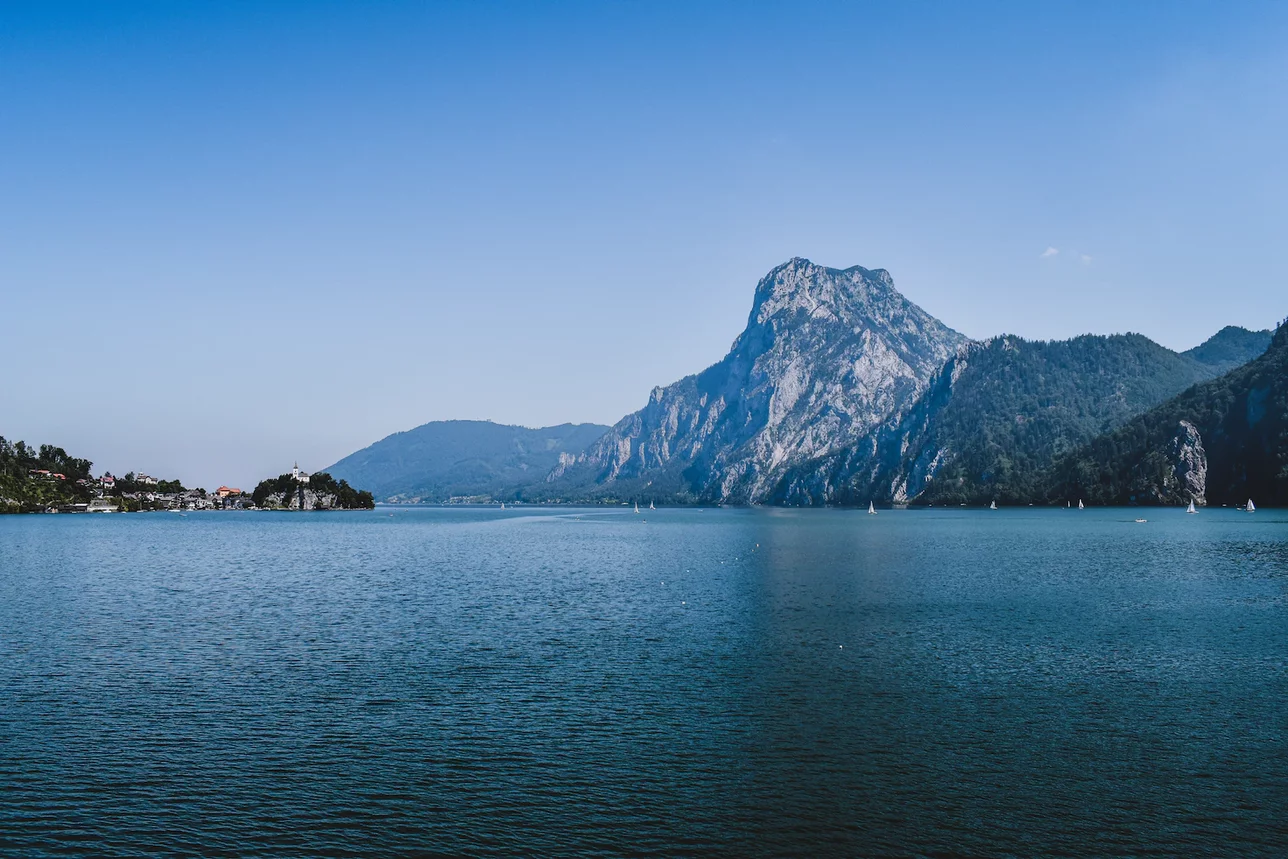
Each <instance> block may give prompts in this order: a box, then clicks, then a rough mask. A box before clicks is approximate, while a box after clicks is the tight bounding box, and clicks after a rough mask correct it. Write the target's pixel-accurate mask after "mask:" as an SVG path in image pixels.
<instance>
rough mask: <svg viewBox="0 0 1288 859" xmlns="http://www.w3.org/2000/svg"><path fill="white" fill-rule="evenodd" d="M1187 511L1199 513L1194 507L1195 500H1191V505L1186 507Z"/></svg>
mask: <svg viewBox="0 0 1288 859" xmlns="http://www.w3.org/2000/svg"><path fill="white" fill-rule="evenodd" d="M1185 512H1186V513H1197V512H1199V511H1198V510H1195V509H1194V502H1193V501H1190V506H1189V507H1187V508H1186V509H1185Z"/></svg>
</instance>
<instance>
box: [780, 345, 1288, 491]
mask: <svg viewBox="0 0 1288 859" xmlns="http://www.w3.org/2000/svg"><path fill="white" fill-rule="evenodd" d="M1236 331H1238V332H1242V335H1240V334H1238V333H1236ZM1255 334H1256V332H1247V331H1243V329H1237V330H1236V329H1226V330H1225V331H1223V332H1221V334H1219V335H1217V337H1214V338H1213V340H1211V341H1208V344H1205V346H1207V345H1209V344H1212V343H1213V341H1215V340H1217V339H1218V338H1221V339H1224V338H1227V337H1228V338H1231V339H1232V340H1234V341H1235V343H1234V344H1233V345H1234V346H1235V347H1237V346H1239V345H1245V346H1246V347H1247V348H1248V349H1250V350H1251V349H1257V348H1258V347H1260V351H1264V350H1265V346H1266V345H1267V344H1268V343H1269V340H1270V332H1268V331H1267V332H1261V334H1263V335H1264V336H1263V337H1256V336H1253V335H1255ZM1243 335H1248V336H1243ZM1200 350H1202V351H1200ZM1195 353H1198V356H1197V357H1196V354H1195ZM1235 354H1238V353H1236V352H1235V351H1234V349H1233V348H1212V349H1203V348H1202V347H1200V349H1197V350H1191V351H1190V352H1187V353H1176V352H1173V351H1172V350H1170V349H1167V348H1165V347H1163V346H1160V345H1158V344H1157V343H1155V342H1153V341H1152V340H1150V339H1149V338H1147V337H1144V336H1141V335H1139V334H1125V335H1113V336H1109V337H1102V336H1094V335H1084V336H1082V337H1075V338H1073V339H1072V340H1062V341H1032V340H1024V339H1023V338H1020V337H1013V336H1003V337H996V338H993V339H992V340H989V341H986V342H983V343H972V344H970V345H968V346H965V347H963V348H961V349H959V350H958V352H957V354H956V355H954V356H953V358H951V359H950V360H949V361H948V363H947V364H946V365H945V366H944V367H943V369H942V370H940V372H939V373H938V375H937V376H936V378H935V379H934V381H933V382H932V383H931V385H930V387H929V389H928V390H927V391H926V392H925V393H924V394H923V395H922V396H921V397H920V398H919V399H918V400H917V401H916V402H914V403H913V404H912V405H911V407H909V408H908V409H907V410H906V411H904V412H903V413H902V414H899V415H897V416H896V417H895V418H894V419H892V420H890V421H888V422H887V423H886V424H885V425H883V426H882V427H880V428H878V429H877V430H876V431H874V432H873V433H871V434H870V435H869V436H868V437H866V438H864V439H863V440H861V441H860V442H859V443H858V444H856V445H854V446H852V447H850V448H848V449H846V450H844V451H842V452H839V453H837V454H834V455H832V456H829V457H825V458H820V459H816V460H813V461H811V462H807V463H804V464H803V465H801V466H800V467H798V468H795V469H793V470H792V471H791V472H789V473H788V474H787V475H785V476H784V479H783V480H782V481H781V482H780V484H779V485H778V487H777V488H776V491H775V492H774V494H773V500H774V501H776V502H778V503H782V504H803V505H809V504H820V503H823V504H828V503H840V504H866V503H868V501H869V500H875V501H877V502H880V503H890V502H893V503H920V504H988V503H989V502H990V501H997V502H999V503H1002V504H1026V503H1029V502H1031V501H1034V499H1038V498H1044V497H1045V496H1046V495H1047V493H1048V491H1049V490H1050V486H1051V483H1050V481H1051V475H1050V473H1049V472H1050V468H1051V467H1052V466H1053V465H1054V463H1055V462H1056V461H1057V460H1058V459H1060V458H1061V457H1062V456H1065V455H1067V454H1069V453H1070V452H1072V451H1074V450H1076V449H1077V448H1079V447H1081V446H1082V445H1085V444H1087V443H1089V442H1091V441H1092V440H1093V439H1095V438H1096V437H1097V436H1099V435H1100V434H1102V433H1104V432H1106V431H1109V430H1113V429H1116V428H1118V427H1120V426H1122V425H1123V424H1124V423H1126V422H1127V421H1128V420H1130V419H1131V418H1134V417H1136V416H1137V415H1139V414H1141V413H1142V412H1144V411H1145V410H1147V409H1149V408H1152V407H1154V406H1156V405H1158V404H1159V403H1162V402H1163V401H1164V400H1166V399H1168V398H1169V397H1172V396H1174V395H1176V394H1178V393H1180V392H1181V391H1183V390H1185V389H1186V388H1189V387H1190V386H1191V385H1193V384H1195V383H1196V382H1200V381H1205V380H1208V379H1211V378H1213V377H1214V376H1216V375H1217V374H1218V373H1219V372H1221V369H1222V368H1223V367H1224V366H1226V364H1227V362H1228V361H1230V360H1231V359H1232V356H1233V355H1235ZM1243 354H1245V355H1246V352H1245V353H1243ZM1207 356H1211V361H1210V362H1208V361H1206V360H1203V359H1204V358H1205V357H1207ZM1247 357H1249V358H1251V357H1253V356H1252V355H1247Z"/></svg>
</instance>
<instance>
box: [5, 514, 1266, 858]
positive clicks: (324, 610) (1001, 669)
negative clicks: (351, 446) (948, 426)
mask: <svg viewBox="0 0 1288 859" xmlns="http://www.w3.org/2000/svg"><path fill="white" fill-rule="evenodd" d="M394 512H395V515H394V516H393V517H392V518H391V517H390V516H389V511H388V510H379V511H376V512H374V513H352V514H349V513H345V514H233V513H228V514H192V515H189V516H187V517H180V516H176V515H173V514H139V515H131V516H102V517H85V516H81V517H76V516H46V517H0V855H4V856H44V855H84V856H135V855H148V854H155V855H203V856H285V857H295V856H355V857H384V856H422V855H476V856H486V855H534V854H543V855H581V856H594V855H604V856H616V855H624V854H629V855H656V856H663V855H668V856H669V855H696V854H713V853H715V854H723V855H731V856H769V855H774V856H778V855H828V854H832V855H900V856H907V855H960V854H974V855H980V854H986V855H1006V854H1011V855H1017V856H1031V855H1039V854H1062V855H1127V854H1130V855H1157V856H1181V855H1188V856H1193V855H1205V854H1211V855H1217V854H1220V855H1266V856H1282V855H1285V854H1286V853H1288V744H1286V743H1285V739H1286V734H1288V706H1286V705H1288V602H1286V600H1285V594H1286V593H1288V514H1285V512H1283V511H1261V512H1258V513H1256V514H1254V515H1248V514H1242V513H1236V512H1233V511H1220V510H1213V511H1206V512H1204V513H1202V514H1200V515H1198V516H1185V515H1184V514H1183V513H1181V511H1179V510H1168V511H1162V510H1151V511H1148V512H1147V513H1145V514H1144V515H1145V516H1147V517H1148V518H1149V519H1150V522H1149V523H1148V524H1145V525H1138V524H1135V523H1134V522H1132V521H1131V520H1132V519H1133V518H1134V517H1135V515H1137V514H1135V513H1133V512H1130V511H1116V510H1109V511H1107V510H1088V511H1086V512H1084V513H1078V512H1076V511H1055V510H1041V511H1001V512H998V513H988V512H986V511H974V510H972V511H944V512H936V511H933V510H932V511H908V512H886V513H884V514H882V515H879V516H875V517H869V516H867V515H865V514H863V513H859V512H840V511H816V512H788V511H768V510H759V511H754V510H746V511H732V510H729V511H716V510H707V511H702V512H699V511H695V510H659V511H656V512H654V513H648V514H642V515H640V516H634V515H631V514H630V513H627V512H625V511H620V512H619V511H615V510H610V511H602V510H600V511H571V512H570V511H567V510H558V511H537V512H528V511H513V512H511V511H507V512H505V513H501V512H499V511H483V510H419V511H417V510H402V509H399V510H395V511H394ZM645 520H647V521H645Z"/></svg>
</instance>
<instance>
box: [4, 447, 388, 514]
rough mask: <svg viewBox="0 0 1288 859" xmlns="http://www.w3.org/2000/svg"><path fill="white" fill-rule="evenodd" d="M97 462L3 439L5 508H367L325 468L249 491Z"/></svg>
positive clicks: (366, 500) (370, 502)
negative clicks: (115, 469)
mask: <svg viewBox="0 0 1288 859" xmlns="http://www.w3.org/2000/svg"><path fill="white" fill-rule="evenodd" d="M91 466H92V463H91V462H90V461H89V460H86V459H77V458H75V457H71V456H68V455H67V453H66V451H64V450H63V449H62V448H59V447H53V446H52V445H41V446H40V447H39V448H33V447H29V446H27V445H26V444H24V443H23V442H21V441H19V442H12V443H11V442H9V441H7V440H6V439H5V438H4V437H3V436H0V513H132V512H144V511H157V510H173V511H177V512H184V511H192V510H363V509H371V508H373V507H375V501H374V499H373V498H372V495H371V493H370V492H362V491H360V490H356V489H354V488H353V487H351V486H350V485H349V484H348V483H346V482H345V481H343V480H339V481H337V480H336V479H335V478H333V477H331V475H329V474H326V473H325V472H320V473H318V474H312V475H310V474H308V473H306V472H303V471H301V470H300V467H299V463H296V464H295V466H294V467H293V468H292V469H291V471H289V472H287V473H285V474H282V475H279V476H278V477H274V478H269V479H267V480H262V481H260V483H259V485H257V486H256V487H255V489H254V490H253V491H251V492H249V493H248V492H244V491H243V490H241V489H240V488H238V487H234V486H220V487H219V488H218V489H216V490H215V491H214V492H207V491H206V490H205V489H189V488H187V487H185V486H184V485H183V484H182V483H181V482H180V481H178V480H162V479H159V478H156V477H152V476H151V475H148V474H143V473H135V472H130V473H128V474H126V475H125V476H123V477H117V476H115V475H113V474H111V473H110V472H107V473H104V474H103V475H101V476H99V477H94V476H92V475H91V473H90V468H91Z"/></svg>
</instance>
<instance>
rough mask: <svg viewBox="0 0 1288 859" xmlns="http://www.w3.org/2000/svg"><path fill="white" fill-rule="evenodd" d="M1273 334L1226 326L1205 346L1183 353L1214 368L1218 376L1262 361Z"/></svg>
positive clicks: (1206, 341) (1205, 342) (1268, 331)
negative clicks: (1255, 361) (1257, 359)
mask: <svg viewBox="0 0 1288 859" xmlns="http://www.w3.org/2000/svg"><path fill="white" fill-rule="evenodd" d="M1273 337H1274V332H1273V331H1270V330H1269V329H1267V330H1265V331H1249V330H1248V329H1246V328H1240V327H1238V326H1237V325H1227V326H1226V327H1225V328H1222V329H1221V330H1220V331H1218V332H1217V333H1215V334H1213V335H1212V336H1211V337H1209V338H1208V339H1207V340H1205V341H1204V342H1203V343H1201V344H1199V345H1198V346H1195V347H1194V348H1193V349H1188V350H1186V351H1185V352H1182V353H1181V354H1182V355H1184V356H1185V357H1187V358H1192V359H1194V360H1195V361H1198V362H1199V363H1200V364H1204V365H1206V366H1208V367H1211V368H1212V369H1213V370H1214V371H1216V373H1217V374H1218V375H1219V374H1221V373H1228V372H1230V371H1231V370H1233V369H1234V368H1235V367H1242V366H1243V365H1244V364H1246V363H1248V362H1249V361H1251V360H1252V359H1253V358H1259V357H1261V356H1262V355H1263V354H1265V351H1266V349H1268V348H1270V341H1271V339H1272V338H1273Z"/></svg>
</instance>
